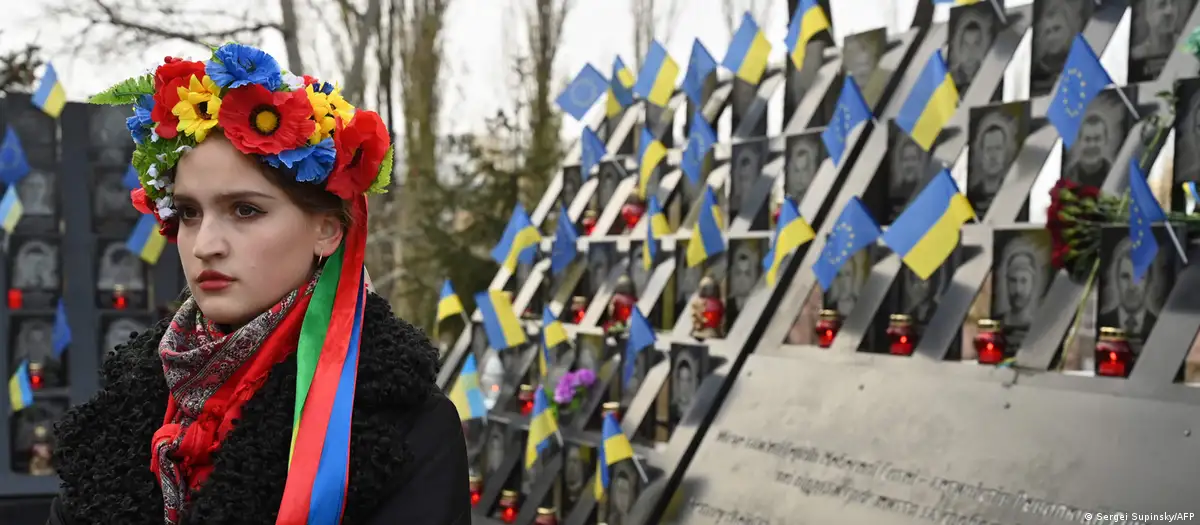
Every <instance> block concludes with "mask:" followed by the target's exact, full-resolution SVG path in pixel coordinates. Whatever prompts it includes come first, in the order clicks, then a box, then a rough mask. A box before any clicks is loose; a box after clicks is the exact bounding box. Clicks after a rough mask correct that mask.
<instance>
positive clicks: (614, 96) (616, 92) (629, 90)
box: [605, 57, 634, 118]
mask: <svg viewBox="0 0 1200 525" xmlns="http://www.w3.org/2000/svg"><path fill="white" fill-rule="evenodd" d="M633 84H634V82H633V72H631V71H629V68H628V67H625V61H623V60H621V57H617V58H615V59H613V70H612V78H611V79H609V81H608V104H607V107H606V110H605V115H607V116H608V117H609V118H612V117H615V116H617V115H620V114H621V111H624V110H625V108H627V107H629V106H631V105H633Z"/></svg>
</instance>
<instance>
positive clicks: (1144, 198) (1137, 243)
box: [1129, 159, 1167, 283]
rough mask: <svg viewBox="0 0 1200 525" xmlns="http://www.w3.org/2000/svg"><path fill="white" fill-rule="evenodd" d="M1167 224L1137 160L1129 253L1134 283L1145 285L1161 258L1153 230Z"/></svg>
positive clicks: (1131, 171)
mask: <svg viewBox="0 0 1200 525" xmlns="http://www.w3.org/2000/svg"><path fill="white" fill-rule="evenodd" d="M1165 220H1167V214H1166V213H1163V209H1162V206H1160V205H1159V204H1158V199H1155V198H1154V192H1152V191H1151V190H1150V185H1149V184H1148V183H1146V174H1145V173H1144V172H1142V168H1141V166H1139V165H1138V162H1137V160H1135V159H1131V160H1130V161H1129V239H1130V240H1131V241H1132V245H1131V247H1130V249H1129V262H1131V263H1133V282H1135V283H1136V282H1141V280H1142V278H1144V277H1145V276H1146V271H1147V270H1149V269H1150V265H1151V264H1154V256H1155V255H1158V240H1157V239H1155V238H1154V232H1153V231H1152V230H1151V229H1150V228H1151V225H1152V224H1153V223H1155V222H1159V221H1165Z"/></svg>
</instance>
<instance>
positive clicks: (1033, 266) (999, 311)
mask: <svg viewBox="0 0 1200 525" xmlns="http://www.w3.org/2000/svg"><path fill="white" fill-rule="evenodd" d="M993 246H994V247H995V248H994V251H993V252H992V253H993V254H994V255H993V257H994V259H993V260H992V318H993V319H997V320H999V321H1001V322H1002V323H1003V326H1004V336H1005V338H1006V339H1007V340H1008V344H1009V347H1010V348H1011V349H1019V348H1020V347H1021V342H1022V341H1024V340H1025V334H1026V332H1028V330H1029V326H1030V325H1031V324H1032V323H1033V316H1034V315H1035V314H1036V313H1037V311H1038V307H1039V306H1041V303H1042V297H1043V295H1044V294H1045V293H1046V289H1047V288H1048V287H1049V286H1050V281H1051V280H1052V279H1053V276H1054V267H1053V266H1052V265H1051V264H1050V251H1051V244H1050V232H1049V231H1047V230H1045V229H1042V228H1036V229H1035V228H1026V229H1005V230H997V231H996V233H995V241H994V242H993Z"/></svg>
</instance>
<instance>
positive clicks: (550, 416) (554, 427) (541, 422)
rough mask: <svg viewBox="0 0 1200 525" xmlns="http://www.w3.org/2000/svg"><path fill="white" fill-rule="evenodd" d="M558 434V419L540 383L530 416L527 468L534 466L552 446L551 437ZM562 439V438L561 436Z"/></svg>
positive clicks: (526, 449)
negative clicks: (540, 456)
mask: <svg viewBox="0 0 1200 525" xmlns="http://www.w3.org/2000/svg"><path fill="white" fill-rule="evenodd" d="M556 435H558V421H557V420H556V419H554V412H553V411H552V410H550V400H549V399H547V398H546V390H545V389H544V388H542V385H538V387H537V390H535V391H534V392H533V413H532V414H530V416H529V440H528V441H527V442H526V443H525V470H529V469H530V468H533V464H534V463H536V462H537V458H538V456H539V455H541V454H543V453H545V452H546V449H548V448H550V438H551V437H552V436H556ZM560 439H561V438H560Z"/></svg>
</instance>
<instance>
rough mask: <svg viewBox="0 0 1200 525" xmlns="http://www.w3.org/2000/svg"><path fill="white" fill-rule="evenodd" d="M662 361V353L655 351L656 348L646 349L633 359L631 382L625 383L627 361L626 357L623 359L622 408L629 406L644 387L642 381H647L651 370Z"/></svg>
mask: <svg viewBox="0 0 1200 525" xmlns="http://www.w3.org/2000/svg"><path fill="white" fill-rule="evenodd" d="M661 359H662V353H661V352H659V351H658V350H655V349H654V347H652V346H651V347H646V348H643V349H642V350H641V351H639V352H638V353H637V354H635V355H634V358H633V374H632V375H630V376H629V381H625V361H624V356H622V358H621V398H620V399H621V406H629V403H631V402H632V401H633V398H634V396H636V395H637V391H638V389H639V388H641V387H642V381H643V380H644V379H646V374H647V373H649V372H650V368H651V367H653V366H654V365H656V364H658V362H659V361H660V360H661Z"/></svg>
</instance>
